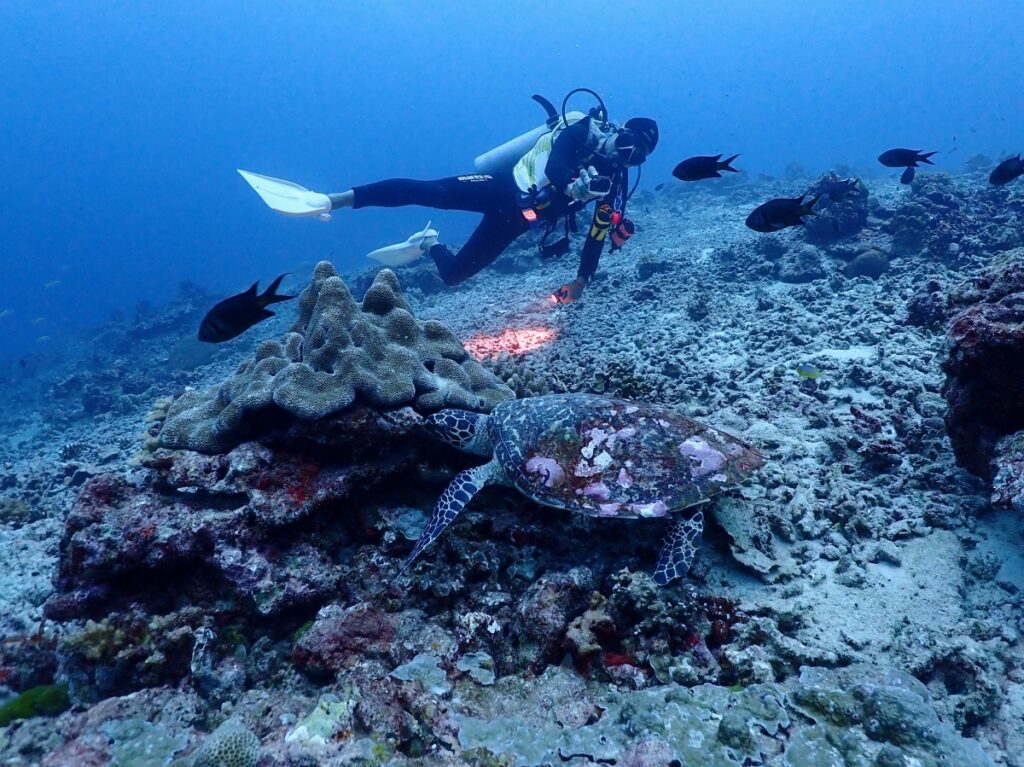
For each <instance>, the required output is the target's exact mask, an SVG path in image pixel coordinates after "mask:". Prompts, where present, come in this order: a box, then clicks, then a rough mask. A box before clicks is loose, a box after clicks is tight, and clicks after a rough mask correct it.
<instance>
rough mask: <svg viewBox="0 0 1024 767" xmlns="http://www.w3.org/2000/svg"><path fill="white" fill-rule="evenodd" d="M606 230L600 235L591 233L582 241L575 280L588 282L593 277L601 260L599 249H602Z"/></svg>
mask: <svg viewBox="0 0 1024 767" xmlns="http://www.w3.org/2000/svg"><path fill="white" fill-rule="evenodd" d="M591 231H593V230H591ZM607 232H608V230H607V229H606V230H605V231H604V232H603V233H602V234H601V235H600V237H595V236H594V235H593V234H588V235H587V240H586V242H584V243H583V250H582V252H581V253H580V268H579V269H578V270H577V271H576V279H577V280H582V281H583V282H584V283H586V284H589V282H590V281H591V280H592V279H593V278H594V274H595V273H597V265H598V263H599V262H600V261H601V251H602V250H604V240H605V235H606V234H607Z"/></svg>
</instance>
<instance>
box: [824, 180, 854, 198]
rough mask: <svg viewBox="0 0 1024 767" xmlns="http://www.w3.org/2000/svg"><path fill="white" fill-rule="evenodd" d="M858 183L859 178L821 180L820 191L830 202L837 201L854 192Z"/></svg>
mask: <svg viewBox="0 0 1024 767" xmlns="http://www.w3.org/2000/svg"><path fill="white" fill-rule="evenodd" d="M859 183H860V180H859V179H856V178H841V179H840V178H837V179H826V180H825V181H824V182H822V185H821V193H822V194H823V195H825V196H826V197H828V198H829V199H830V200H831V201H832V202H839V201H840V200H841V199H843V198H844V197H846V195H848V194H852V193H853V192H856V191H857V185H858V184H859Z"/></svg>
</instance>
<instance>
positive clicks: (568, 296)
mask: <svg viewBox="0 0 1024 767" xmlns="http://www.w3.org/2000/svg"><path fill="white" fill-rule="evenodd" d="M585 287H587V281H586V280H584V279H581V278H579V277H577V278H576V279H575V280H573V281H572V282H567V283H566V284H565V285H563V286H562V287H560V288H559V289H558V290H556V291H555V292H554V293H552V294H551V297H552V298H554V299H555V303H557V304H571V303H572V302H573V301H575V300H576V299H577V298H579V297H580V296H582V295H583V289H584V288H585Z"/></svg>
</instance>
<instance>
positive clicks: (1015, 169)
mask: <svg viewBox="0 0 1024 767" xmlns="http://www.w3.org/2000/svg"><path fill="white" fill-rule="evenodd" d="M1021 176H1024V160H1022V159H1021V156H1020V155H1017V156H1016V157H1009V158H1007V159H1005V160H1003V161H1002V162H1001V163H999V164H998V165H997V166H996V168H995V170H993V171H992V173H991V175H990V176H989V177H988V182H989V183H990V184H992V185H993V186H1002V185H1003V184H1009V183H1010V182H1011V181H1013V180H1014V179H1016V178H1020V177H1021Z"/></svg>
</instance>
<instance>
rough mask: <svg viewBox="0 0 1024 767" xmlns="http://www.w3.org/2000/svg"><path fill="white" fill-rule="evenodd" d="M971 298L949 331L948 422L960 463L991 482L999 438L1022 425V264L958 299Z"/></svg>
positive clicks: (945, 389) (979, 282)
mask: <svg viewBox="0 0 1024 767" xmlns="http://www.w3.org/2000/svg"><path fill="white" fill-rule="evenodd" d="M970 297H973V298H975V301H976V303H974V304H973V305H970V306H968V308H966V309H964V310H963V311H962V312H961V313H960V314H959V315H957V316H956V317H954V319H953V321H952V322H951V324H950V327H949V331H948V335H947V346H948V350H949V351H948V356H947V359H946V361H945V362H944V363H943V370H944V371H945V373H946V382H945V385H944V386H943V396H944V397H945V398H946V403H947V405H948V409H947V412H946V427H947V430H948V433H949V438H950V441H951V442H952V443H953V450H954V452H955V454H956V457H957V461H958V462H959V463H960V465H962V466H963V467H964V468H966V469H967V470H968V471H970V472H971V473H972V474H975V475H977V476H979V477H981V478H983V479H986V480H990V481H991V480H992V479H993V477H994V476H995V474H996V468H995V467H994V466H993V464H992V458H993V456H994V454H995V447H996V443H997V442H998V441H999V439H1000V438H1002V437H1004V436H1006V435H1007V434H1013V433H1015V432H1018V431H1020V430H1022V429H1024V404H1022V403H1024V378H1022V377H1021V375H1020V371H1021V370H1024V269H1022V267H1021V264H1020V263H1018V262H1016V261H1015V262H1012V263H1010V264H1009V266H1008V267H1006V268H1005V269H1004V270H1003V273H1002V274H1000V273H998V272H995V273H990V274H988V275H986V276H985V277H984V278H983V279H980V280H977V281H976V282H975V288H974V291H973V292H972V293H970V294H968V295H966V296H965V294H964V293H961V294H960V295H959V296H958V299H957V300H958V303H960V304H961V305H962V304H963V303H965V302H966V300H969V298H970Z"/></svg>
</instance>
